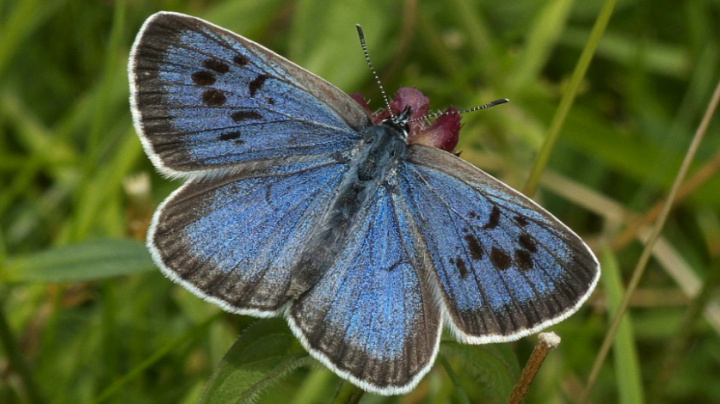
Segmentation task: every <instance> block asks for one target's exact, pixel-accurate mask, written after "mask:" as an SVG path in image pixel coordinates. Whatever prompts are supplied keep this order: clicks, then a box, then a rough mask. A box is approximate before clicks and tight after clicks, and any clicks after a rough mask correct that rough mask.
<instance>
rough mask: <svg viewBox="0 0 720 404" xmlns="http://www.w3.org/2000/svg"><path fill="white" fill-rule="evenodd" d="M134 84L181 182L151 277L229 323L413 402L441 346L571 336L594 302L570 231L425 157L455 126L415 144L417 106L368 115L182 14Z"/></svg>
mask: <svg viewBox="0 0 720 404" xmlns="http://www.w3.org/2000/svg"><path fill="white" fill-rule="evenodd" d="M128 71H129V77H130V90H131V98H130V103H131V110H132V116H133V120H134V125H135V128H136V130H137V133H138V135H139V137H140V140H141V142H142V145H143V147H144V149H145V152H146V153H147V155H148V157H149V158H150V160H151V161H152V163H153V164H154V166H155V167H156V168H157V169H158V170H159V171H160V172H161V173H162V174H164V175H166V176H168V177H171V178H180V179H184V180H185V182H184V184H183V185H182V186H181V187H180V188H179V189H177V190H176V191H175V192H173V193H172V194H171V195H170V196H169V197H168V198H167V199H166V200H165V201H164V202H163V203H162V204H161V205H160V206H159V207H158V209H157V211H156V212H155V215H154V217H153V219H152V222H151V225H150V229H149V232H148V239H147V246H148V248H149V250H150V252H151V254H152V257H153V259H154V261H155V262H156V264H157V265H158V266H159V268H160V269H161V270H162V271H163V273H164V274H165V275H166V276H168V277H169V278H170V279H172V280H173V281H175V282H177V283H179V284H181V285H183V286H184V287H185V288H187V289H189V290H190V291H191V292H193V293H194V294H196V295H198V296H200V297H202V298H203V299H206V300H208V301H210V302H213V303H215V304H217V305H219V306H221V307H222V308H223V309H225V310H227V311H230V312H233V313H239V314H245V315H251V316H257V317H272V316H284V317H285V318H286V320H287V322H288V324H289V326H290V329H291V330H292V332H293V333H294V334H295V335H296V336H297V338H298V339H299V341H300V342H301V343H302V345H303V346H304V347H305V348H306V349H307V351H308V352H309V353H310V354H311V355H312V356H313V357H315V358H316V359H317V360H319V361H320V362H322V363H323V364H324V365H326V366H327V367H328V368H330V369H331V370H332V371H334V372H335V373H336V374H337V375H339V376H340V377H342V378H344V379H346V380H349V381H350V382H352V383H354V384H356V385H357V386H359V387H361V388H363V389H365V390H367V391H370V392H373V393H377V394H385V395H389V394H403V393H406V392H408V391H410V390H412V389H413V388H414V387H415V386H416V385H417V384H418V382H419V381H420V380H421V379H422V377H423V376H424V375H425V374H426V373H427V372H428V371H429V370H430V368H431V367H432V365H433V362H434V360H435V357H436V355H437V353H438V349H439V344H440V336H441V334H442V330H443V327H448V328H449V329H450V330H451V331H452V333H453V334H454V335H455V337H456V338H457V339H458V340H459V341H461V342H465V343H470V344H484V343H493V342H505V341H512V340H516V339H518V338H521V337H524V336H527V335H530V334H532V333H535V332H538V331H539V330H541V329H543V328H545V327H548V326H550V325H552V324H555V323H557V322H559V321H561V320H563V319H564V318H566V317H568V316H569V315H570V314H572V313H573V312H575V311H576V310H577V309H578V308H579V306H580V305H581V304H582V303H583V302H584V301H585V300H586V299H587V298H588V296H589V295H590V293H591V292H592V290H593V289H594V287H595V284H596V283H597V280H598V277H599V273H600V272H599V265H598V262H597V260H596V258H595V256H594V255H593V253H592V252H591V251H590V249H589V248H588V247H587V246H586V245H585V244H584V243H583V241H582V240H581V239H580V238H579V237H578V236H577V235H576V234H575V233H573V232H572V231H571V230H570V229H569V228H567V227H566V226H565V225H563V224H562V223H561V222H560V221H559V220H558V219H556V218H555V217H554V216H552V215H551V214H550V213H548V212H547V211H545V210H544V209H543V208H541V207H540V206H538V205H537V204H536V203H534V202H533V201H532V200H530V199H528V198H526V197H525V196H523V195H521V194H520V193H518V192H516V191H514V190H513V189H511V188H510V187H508V186H507V185H505V184H503V183H501V182H500V181H498V180H496V179H494V178H493V177H491V176H490V175H488V174H486V173H484V172H483V171H481V170H479V169H477V168H475V167H474V166H473V165H471V164H469V163H467V162H465V161H463V160H462V159H460V158H459V157H457V156H456V155H455V154H453V153H451V152H449V151H448V150H451V149H452V147H454V144H452V145H451V146H448V147H439V146H438V145H437V144H434V143H432V139H431V141H430V143H428V142H427V140H428V138H432V136H429V137H428V136H425V135H428V134H430V135H437V134H438V133H440V134H441V135H443V134H445V133H448V132H453V131H454V132H455V133H457V131H459V126H460V125H459V118H452V117H451V116H453V115H454V116H456V117H457V116H458V115H457V114H447V115H443V116H441V117H440V118H438V119H437V121H436V122H435V123H434V124H433V125H431V126H430V127H428V128H424V127H422V125H420V124H418V122H417V121H416V120H414V117H415V116H417V114H418V112H419V111H418V110H420V109H423V108H424V107H426V103H424V101H423V100H422V99H421V97H418V96H417V94H418V93H419V92H418V93H415V92H412V91H410V90H405V91H404V92H403V94H405V96H404V97H403V96H401V97H399V98H396V99H395V100H394V101H393V104H394V106H393V108H391V111H387V112H386V113H385V115H384V116H380V115H377V114H372V113H371V112H369V110H368V108H367V106H366V104H364V103H363V102H362V101H361V100H356V99H355V98H353V97H350V96H348V95H347V94H345V93H343V92H342V91H341V90H339V89H338V88H336V87H334V86H333V85H332V84H330V83H328V82H326V81H325V80H323V79H322V78H320V77H318V76H316V75H314V74H312V73H310V72H309V71H307V70H305V69H303V68H301V67H299V66H297V65H296V64H294V63H292V62H290V61H288V60H287V59H285V58H283V57H281V56H279V55H277V54H276V53H274V52H272V51H270V50H268V49H267V48H265V47H263V46H261V45H259V44H257V43H255V42H252V41H250V40H248V39H246V38H244V37H242V36H239V35H237V34H234V33H232V32H230V31H227V30H225V29H223V28H220V27H218V26H216V25H213V24H211V23H209V22H206V21H203V20H201V19H198V18H195V17H191V16H187V15H183V14H178V13H172V12H160V13H157V14H154V15H152V16H151V17H149V18H148V19H147V21H146V22H145V23H144V25H143V26H142V28H141V30H140V32H139V34H138V36H137V39H136V40H135V43H134V45H133V47H132V50H131V54H130V61H129V67H128ZM408 94H409V95H408ZM418 100H419V101H418ZM413 109H415V110H413ZM392 110H394V112H393V111H392ZM454 119H457V121H455V120H454ZM438 123H439V124H438ZM441 137H442V136H441ZM423 139H424V140H423ZM440 143H447V139H444V140H441V141H440ZM450 143H452V141H451V142H450ZM428 144H430V145H428ZM433 146H435V147H433ZM446 146H447V145H446Z"/></svg>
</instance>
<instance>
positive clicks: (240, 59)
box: [233, 55, 250, 66]
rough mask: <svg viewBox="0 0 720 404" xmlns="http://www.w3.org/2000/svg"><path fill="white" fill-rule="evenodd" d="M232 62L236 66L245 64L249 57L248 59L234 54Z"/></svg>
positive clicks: (248, 61)
mask: <svg viewBox="0 0 720 404" xmlns="http://www.w3.org/2000/svg"><path fill="white" fill-rule="evenodd" d="M233 63H235V64H236V65H238V66H245V65H246V64H248V63H250V59H248V58H247V56H243V55H236V56H235V57H234V58H233Z"/></svg>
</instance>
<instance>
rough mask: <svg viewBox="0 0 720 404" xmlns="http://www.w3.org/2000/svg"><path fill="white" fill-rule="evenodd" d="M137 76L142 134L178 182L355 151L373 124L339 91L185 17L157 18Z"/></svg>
mask: <svg viewBox="0 0 720 404" xmlns="http://www.w3.org/2000/svg"><path fill="white" fill-rule="evenodd" d="M128 70H129V76H130V82H131V86H130V88H131V98H130V101H131V106H132V112H133V118H134V122H135V127H136V129H137V131H138V133H139V135H140V139H141V140H142V143H143V146H144V148H145V150H146V152H147V154H148V156H150V158H151V159H152V160H153V163H154V164H155V166H156V167H157V168H158V169H160V170H161V171H162V172H163V173H165V174H167V175H171V176H177V177H197V176H201V175H203V174H205V173H208V172H210V173H212V172H213V171H214V170H221V172H227V170H228V169H230V168H232V169H234V170H242V168H243V167H244V165H246V164H248V163H257V162H264V161H268V160H273V159H278V158H282V159H285V160H295V159H298V158H299V157H302V156H307V155H319V154H328V153H333V152H338V151H342V150H347V149H349V148H350V147H352V145H353V144H354V143H355V141H357V139H359V135H358V133H357V131H358V130H359V129H361V128H363V127H365V126H367V125H369V124H370V120H369V118H368V117H367V114H366V113H365V112H364V111H363V110H362V108H361V107H360V106H359V105H358V104H357V103H356V102H355V101H353V100H352V99H351V98H350V97H349V96H348V95H346V94H344V93H343V92H342V91H340V90H339V89H337V88H336V87H334V86H333V85H332V84H329V83H328V82H326V81H325V80H323V79H321V78H320V77H317V76H315V75H314V74H312V73H310V72H308V71H307V70H304V69H302V68H301V67H299V66H297V65H295V64H294V63H292V62H290V61H288V60H287V59H285V58H283V57H281V56H279V55H277V54H275V53H274V52H272V51H270V50H268V49H266V48H264V47H262V46H260V45H258V44H256V43H255V42H252V41H250V40H247V39H245V38H243V37H241V36H239V35H236V34H234V33H232V32H230V31H227V30H225V29H223V28H220V27H218V26H215V25H213V24H210V23H208V22H206V21H203V20H200V19H198V18H195V17H190V16H186V15H183V14H177V13H170V12H161V13H157V14H155V15H153V16H151V17H150V18H148V19H147V21H146V22H145V24H144V25H143V27H142V29H141V30H140V33H139V34H138V36H137V38H136V40H135V44H134V45H133V48H132V51H131V55H130V62H129V67H128Z"/></svg>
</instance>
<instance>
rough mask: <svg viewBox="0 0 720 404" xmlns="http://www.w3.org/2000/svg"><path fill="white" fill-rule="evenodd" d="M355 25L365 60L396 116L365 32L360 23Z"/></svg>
mask: <svg viewBox="0 0 720 404" xmlns="http://www.w3.org/2000/svg"><path fill="white" fill-rule="evenodd" d="M355 26H356V27H357V31H358V36H359V37H360V46H362V50H363V53H364V54H365V60H366V61H367V64H368V66H369V67H370V72H372V75H373V76H374V77H375V82H376V83H377V85H378V87H380V93H382V97H383V100H384V101H385V105H386V106H387V109H388V111H389V112H390V116H394V115H393V113H392V110H391V109H390V101H389V100H388V97H387V93H385V88H384V87H383V85H382V82H380V76H378V74H377V71H376V70H375V66H373V64H372V62H371V61H370V53H369V52H368V50H367V45H366V44H365V33H364V32H363V29H362V27H361V26H360V24H357V25H355Z"/></svg>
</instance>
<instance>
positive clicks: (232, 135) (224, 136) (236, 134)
mask: <svg viewBox="0 0 720 404" xmlns="http://www.w3.org/2000/svg"><path fill="white" fill-rule="evenodd" d="M239 137H240V132H227V133H223V134H222V135H220V136H218V139H220V140H235V139H237V138H239Z"/></svg>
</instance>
